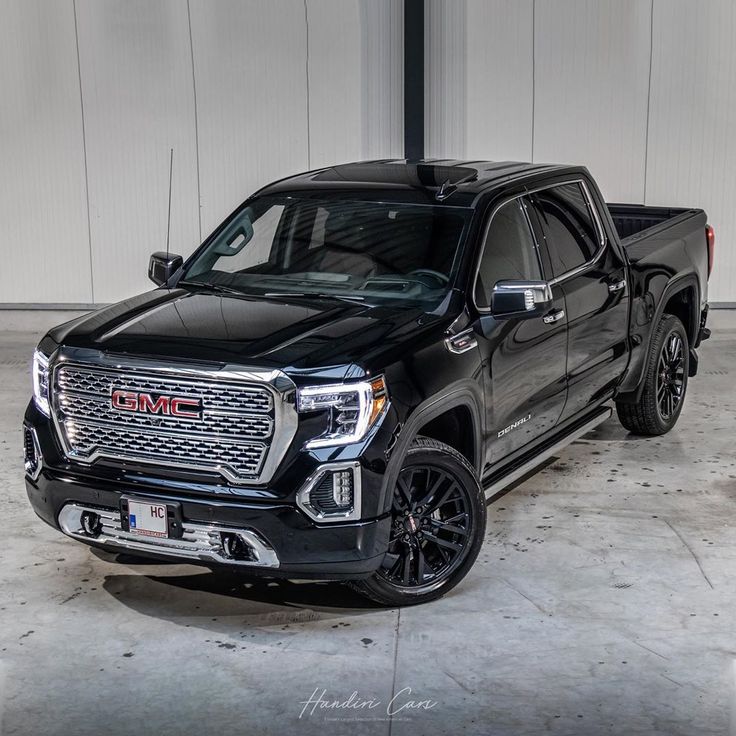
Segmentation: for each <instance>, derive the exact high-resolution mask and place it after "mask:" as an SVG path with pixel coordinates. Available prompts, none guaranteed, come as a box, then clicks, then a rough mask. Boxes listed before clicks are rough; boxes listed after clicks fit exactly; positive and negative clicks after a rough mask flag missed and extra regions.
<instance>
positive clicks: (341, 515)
mask: <svg viewBox="0 0 736 736" xmlns="http://www.w3.org/2000/svg"><path fill="white" fill-rule="evenodd" d="M337 470H352V471H353V505H352V506H351V508H349V509H348V510H347V511H337V512H334V513H329V514H325V513H323V512H322V511H320V510H319V509H316V508H314V506H312V504H311V503H310V502H309V495H310V493H311V492H312V489H313V488H314V487H315V486H316V485H317V483H319V482H320V481H321V480H322V478H323V477H324V475H325V474H326V473H330V472H332V471H337ZM362 493H363V486H362V478H361V469H360V463H359V462H358V461H357V460H354V461H352V462H345V463H325V464H324V465H320V466H319V467H318V468H317V469H316V470H315V471H314V472H313V473H312V474H311V475H310V476H309V478H307V480H306V481H305V482H304V485H303V486H302V487H301V488H300V489H299V491H298V492H297V494H296V504H297V506H298V507H299V508H300V509H301V510H302V511H303V512H304V513H305V514H306V515H307V516H309V517H310V518H311V519H313V520H314V521H316V522H317V523H319V524H330V523H333V524H334V523H340V522H345V521H358V520H359V519H360V513H361V503H362V499H363V495H362Z"/></svg>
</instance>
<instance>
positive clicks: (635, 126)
mask: <svg viewBox="0 0 736 736" xmlns="http://www.w3.org/2000/svg"><path fill="white" fill-rule="evenodd" d="M427 7H428V11H427V33H426V39H427V49H426V58H427V120H426V132H427V154H428V155H434V156H442V157H447V156H455V157H461V158H471V159H479V158H481V159H482V158H488V159H494V160H504V159H512V160H534V161H554V162H579V163H584V164H586V165H587V166H588V167H589V168H590V169H591V171H592V173H593V174H594V175H595V176H596V177H597V179H598V180H599V182H600V183H601V186H602V188H603V191H604V194H605V196H606V197H608V198H609V199H612V200H624V201H631V202H645V203H647V204H669V205H679V206H700V207H704V208H705V209H706V210H707V211H708V213H709V216H710V219H711V222H712V223H713V225H714V226H715V227H716V231H717V261H716V270H715V273H714V275H713V277H712V279H711V292H710V296H711V299H712V300H713V301H715V302H736V278H734V276H736V253H735V252H734V249H733V247H732V246H731V243H732V242H733V240H734V238H736V212H735V210H734V207H733V206H732V201H733V200H734V195H736V191H735V190H736V177H735V176H733V175H732V171H734V170H736V46H734V42H733V40H734V38H736V3H734V2H732V0H708V1H707V2H703V1H702V0H427ZM402 37H403V2H402V0H217V1H216V2H215V1H213V0H189V1H188V2H187V0H54V1H53V2H51V1H50V0H0V94H1V99H0V258H1V259H2V266H1V267H0V304H3V303H5V304H7V303H35V304H55V303H58V304H74V303H92V302H97V303H102V302H109V301H113V300H116V299H120V298H123V297H126V296H129V295H132V294H134V293H136V292H139V291H141V290H144V289H146V288H148V282H147V281H146V278H145V271H146V262H147V257H148V254H149V253H150V252H151V251H153V250H156V249H159V248H162V247H163V246H164V245H165V240H166V219H167V218H166V214H167V213H166V207H167V199H168V173H169V172H168V167H169V150H170V149H171V148H173V149H174V170H173V187H172V217H171V246H172V250H175V251H178V252H182V253H184V254H188V253H190V252H191V251H192V250H193V248H194V247H195V246H196V245H197V244H198V243H199V242H200V240H201V238H202V237H203V236H205V235H206V234H207V232H208V231H209V230H210V229H211V228H212V227H214V226H215V225H216V224H217V222H219V221H220V220H221V219H222V217H224V215H225V214H227V212H229V211H230V210H231V209H232V208H233V207H234V206H235V205H236V204H237V203H238V202H239V201H240V200H242V199H243V198H244V197H245V196H246V195H247V194H249V193H250V192H251V191H252V190H253V189H255V188H256V187H258V186H260V185H261V184H264V183H266V182H268V181H270V180H272V179H274V178H276V177H279V176H283V175H286V174H289V173H292V172H296V171H300V170H304V169H306V168H309V167H317V166H322V165H326V164H329V163H333V162H339V161H346V160H354V159H360V158H375V157H381V156H398V155H401V153H402V116H403V110H402V61H403V58H402V55H403V43H402Z"/></svg>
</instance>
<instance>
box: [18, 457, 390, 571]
mask: <svg viewBox="0 0 736 736" xmlns="http://www.w3.org/2000/svg"><path fill="white" fill-rule="evenodd" d="M26 490H27V493H28V498H29V500H30V502H31V505H32V506H33V509H34V510H35V512H36V513H37V514H38V516H39V517H40V518H41V519H43V520H44V521H45V522H46V523H48V524H49V525H51V526H52V527H54V528H56V529H59V530H61V531H64V532H65V533H66V534H68V535H69V536H72V537H74V538H75V539H78V540H80V541H83V542H84V543H86V544H90V545H92V546H96V547H101V548H103V549H107V550H109V551H111V552H120V551H126V550H127V551H129V552H131V553H134V554H136V555H143V556H150V557H156V558H163V559H170V560H179V561H188V562H194V563H199V564H205V565H207V566H211V567H221V566H225V567H230V568H237V569H240V570H246V571H248V572H253V573H254V574H264V575H269V576H279V577H303V578H317V579H322V580H339V579H355V578H360V577H366V576H368V575H370V574H371V573H372V572H373V571H375V570H376V569H377V568H378V567H379V566H380V564H381V561H382V559H383V556H384V554H385V551H386V549H387V547H388V535H389V524H390V521H389V519H388V518H387V517H386V518H382V519H374V520H371V521H364V522H353V523H346V524H335V523H332V524H325V525H319V524H316V523H314V522H313V521H312V520H310V519H309V518H308V517H307V516H306V514H304V513H303V512H302V511H301V510H300V509H299V508H297V507H296V506H294V505H292V504H289V503H246V502H242V501H226V500H224V499H219V498H218V499H202V498H191V497H187V496H183V495H182V496H175V495H172V494H171V493H166V494H157V493H156V492H155V490H150V489H146V488H144V487H141V486H131V485H130V484H124V483H114V482H112V481H110V480H105V481H104V482H95V481H94V480H93V479H90V478H87V477H77V476H75V475H73V474H69V473H67V472H64V471H59V470H55V469H53V468H48V467H44V466H43V465H42V466H41V468H40V469H39V472H38V475H37V477H36V479H35V480H34V479H33V478H32V477H31V475H29V474H27V475H26ZM126 495H133V496H135V497H136V498H140V499H142V500H147V501H151V502H155V503H168V504H172V503H174V504H177V505H178V507H179V508H180V510H181V517H182V526H183V529H184V534H183V536H182V538H181V539H180V540H166V541H157V539H156V538H150V539H148V538H140V537H132V536H131V535H130V534H129V533H126V532H125V531H124V530H123V529H122V527H121V524H120V508H121V506H120V502H121V498H122V497H123V496H126ZM79 508H81V509H88V510H95V511H97V512H99V515H100V517H102V518H103V520H104V524H103V529H102V531H103V532H104V533H103V534H100V535H99V536H98V537H92V536H87V535H85V534H83V533H82V532H83V530H81V529H80V523H79V514H80V513H81V512H78V513H76V514H75V513H73V512H74V511H75V509H76V510H77V511H78V509H79ZM60 517H61V520H60ZM223 533H225V534H235V535H241V537H243V538H244V539H245V540H246V541H247V540H248V539H249V538H250V539H251V540H256V541H257V544H253V545H251V546H252V547H253V548H254V550H255V554H254V555H253V558H254V559H253V560H252V561H247V560H246V561H238V562H236V561H234V560H228V559H227V558H226V557H224V556H223V554H222V549H221V546H220V541H221V539H222V534H223ZM250 535H252V536H250ZM259 545H260V549H259V548H258V546H259Z"/></svg>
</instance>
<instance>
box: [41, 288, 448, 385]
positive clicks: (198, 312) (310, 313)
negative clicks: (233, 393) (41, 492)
mask: <svg viewBox="0 0 736 736" xmlns="http://www.w3.org/2000/svg"><path fill="white" fill-rule="evenodd" d="M451 321H452V316H450V315H449V314H448V313H445V314H444V315H443V316H442V317H439V316H436V315H433V314H427V313H426V312H424V311H423V310H421V309H418V308H416V307H387V306H370V305H364V304H353V303H348V302H341V301H336V300H334V299H328V298H325V299H321V298H309V299H308V298H303V297H294V298H289V297H284V298H279V299H273V298H264V297H258V296H245V295H236V294H221V293H213V292H211V291H189V290H185V289H172V290H162V289H157V290H155V291H152V292H148V293H145V294H141V295H140V296H137V297H134V298H132V299H128V300H126V301H123V302H120V303H118V304H114V305H112V306H110V307H105V308H103V309H101V310H99V311H97V312H94V313H92V314H91V315H88V316H85V317H81V318H79V319H77V320H74V321H72V322H69V323H67V324H65V325H61V326H60V327H57V328H55V329H54V330H52V331H51V332H50V336H51V337H52V338H53V339H54V340H56V342H58V343H63V344H65V345H69V346H73V347H82V348H94V349H97V350H102V351H105V352H110V353H116V354H128V355H135V356H138V357H157V358H171V359H182V360H187V359H189V360H196V361H211V362H216V363H238V364H241V365H249V366H253V367H256V366H258V367H261V366H262V367H267V368H280V369H282V370H287V372H289V369H291V371H292V372H297V373H298V372H305V373H312V372H315V371H319V372H320V373H325V372H327V373H329V374H331V375H334V377H335V378H336V379H337V378H342V377H345V376H346V375H347V374H351V375H359V374H360V373H362V370H363V369H365V370H368V371H371V372H374V371H377V370H381V369H383V368H384V367H385V366H386V365H387V364H388V363H390V362H393V360H394V359H396V358H398V357H400V355H401V354H403V353H405V352H406V351H407V350H411V349H412V346H417V345H418V344H419V342H420V341H422V338H423V337H424V338H426V336H427V333H428V332H429V333H435V332H438V331H439V332H442V331H443V330H444V328H445V327H446V326H447V325H449V323H450V322H451Z"/></svg>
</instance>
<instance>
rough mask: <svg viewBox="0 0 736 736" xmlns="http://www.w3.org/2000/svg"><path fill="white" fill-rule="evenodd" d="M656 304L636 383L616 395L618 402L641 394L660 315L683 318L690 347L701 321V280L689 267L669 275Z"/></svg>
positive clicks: (629, 401)
mask: <svg viewBox="0 0 736 736" xmlns="http://www.w3.org/2000/svg"><path fill="white" fill-rule="evenodd" d="M688 295H690V298H688ZM656 304H657V306H656V307H655V310H654V315H653V316H652V320H651V322H650V329H649V332H648V334H647V337H646V350H645V351H644V352H643V354H642V358H641V360H640V365H639V366H638V367H637V374H636V375H637V382H636V387H635V388H634V389H632V390H630V391H626V392H622V393H621V394H619V395H618V396H617V397H616V400H617V401H619V402H621V403H637V402H638V401H639V400H640V398H641V394H642V392H643V390H644V379H645V377H646V368H647V361H648V356H649V353H650V351H651V349H652V341H653V340H654V334H655V332H656V328H657V325H658V324H659V321H660V320H661V319H662V316H663V315H665V314H672V315H674V316H676V317H677V318H678V319H680V320H681V321H682V322H683V324H684V326H685V332H686V333H687V337H688V342H689V347H690V349H691V351H692V346H693V345H694V343H695V341H696V339H697V333H698V329H699V325H700V283H699V281H698V276H697V274H696V273H695V272H693V271H690V272H687V273H685V274H681V275H679V276H676V277H674V278H673V279H670V281H668V282H667V284H666V285H665V287H664V288H663V289H662V293H661V295H660V297H659V299H658V300H657V302H656ZM683 317H684V319H683ZM691 362H692V361H691Z"/></svg>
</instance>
